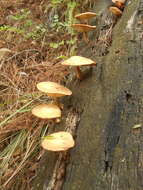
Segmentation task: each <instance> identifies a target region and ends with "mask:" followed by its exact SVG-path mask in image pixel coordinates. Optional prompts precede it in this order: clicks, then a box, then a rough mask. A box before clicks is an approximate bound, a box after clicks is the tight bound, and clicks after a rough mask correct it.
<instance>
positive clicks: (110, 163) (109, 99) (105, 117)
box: [34, 0, 143, 190]
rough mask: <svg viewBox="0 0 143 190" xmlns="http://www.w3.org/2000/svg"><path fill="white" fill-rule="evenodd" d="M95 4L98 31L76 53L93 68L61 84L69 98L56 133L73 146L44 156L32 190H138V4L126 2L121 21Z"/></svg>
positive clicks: (142, 27) (142, 129)
mask: <svg viewBox="0 0 143 190" xmlns="http://www.w3.org/2000/svg"><path fill="white" fill-rule="evenodd" d="M97 2H98V3H99V4H98V5H99V6H97V8H98V7H100V3H101V2H102V3H103V2H104V3H103V4H101V7H102V11H103V13H102V14H101V17H100V18H99V20H98V21H97V20H96V21H95V22H96V23H97V24H98V29H97V31H95V32H93V33H92V34H91V35H89V38H90V43H89V44H85V42H81V43H80V44H79V48H78V49H79V52H78V53H79V55H82V56H85V57H89V58H91V59H93V60H95V61H96V62H97V66H96V67H93V68H90V69H89V68H88V69H85V78H84V79H83V80H82V81H78V80H76V79H75V78H73V79H72V81H70V82H68V83H67V85H68V87H69V88H70V89H71V90H72V91H73V96H72V97H70V98H67V97H66V98H64V99H63V103H64V105H65V106H64V110H65V111H64V114H63V115H64V119H63V121H62V123H61V126H60V127H58V129H56V130H57V131H58V130H61V129H62V130H63V126H64V127H65V128H66V129H67V130H68V131H70V132H72V133H73V135H74V138H75V141H76V146H75V148H73V149H71V150H70V151H68V152H64V153H53V152H52V153H51V152H47V153H45V155H44V157H43V159H42V161H41V166H40V170H39V173H38V176H37V178H36V182H35V183H34V189H36V190H41V189H43V190H105V189H106V190H142V189H143V0H132V1H127V3H126V6H125V9H124V12H123V15H122V16H121V18H116V17H115V16H113V15H112V14H111V13H109V11H108V9H107V7H108V6H109V2H107V3H106V0H105V1H101V2H100V1H97ZM104 6H105V7H104ZM94 10H96V6H95V7H94Z"/></svg>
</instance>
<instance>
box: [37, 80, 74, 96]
mask: <svg viewBox="0 0 143 190" xmlns="http://www.w3.org/2000/svg"><path fill="white" fill-rule="evenodd" d="M37 88H38V90H40V91H42V92H45V93H47V94H48V95H49V96H53V97H61V96H70V95H71V94H72V92H71V91H70V90H69V89H68V88H66V87H64V86H62V85H60V84H58V83H55V82H50V81H48V82H40V83H38V84H37Z"/></svg>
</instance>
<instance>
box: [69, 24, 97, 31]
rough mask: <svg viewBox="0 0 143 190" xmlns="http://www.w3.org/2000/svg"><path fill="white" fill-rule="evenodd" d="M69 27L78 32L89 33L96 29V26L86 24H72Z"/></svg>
mask: <svg viewBox="0 0 143 190" xmlns="http://www.w3.org/2000/svg"><path fill="white" fill-rule="evenodd" d="M71 26H72V27H73V28H74V29H75V30H77V31H78V32H89V31H92V30H95V29H96V26H91V25H88V24H72V25H71Z"/></svg>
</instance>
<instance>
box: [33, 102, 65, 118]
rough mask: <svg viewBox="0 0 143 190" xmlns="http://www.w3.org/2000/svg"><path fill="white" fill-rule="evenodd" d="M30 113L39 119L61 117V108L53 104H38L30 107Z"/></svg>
mask: <svg viewBox="0 0 143 190" xmlns="http://www.w3.org/2000/svg"><path fill="white" fill-rule="evenodd" d="M32 114H33V115H35V116H36V117H39V118H41V119H54V118H59V117H61V110H60V108H59V107H58V106H57V105H54V104H40V105H38V106H36V107H34V108H33V109H32Z"/></svg>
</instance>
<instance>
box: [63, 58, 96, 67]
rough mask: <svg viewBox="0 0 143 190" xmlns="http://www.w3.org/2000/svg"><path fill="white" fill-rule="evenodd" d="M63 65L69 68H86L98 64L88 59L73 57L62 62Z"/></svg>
mask: <svg viewBox="0 0 143 190" xmlns="http://www.w3.org/2000/svg"><path fill="white" fill-rule="evenodd" d="M61 64H62V65H68V66H84V65H94V64H96V63H95V62H94V61H92V60H91V59H88V58H86V57H81V56H72V57H70V58H69V59H67V60H65V61H64V62H62V63H61Z"/></svg>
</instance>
